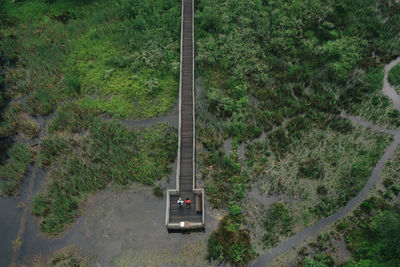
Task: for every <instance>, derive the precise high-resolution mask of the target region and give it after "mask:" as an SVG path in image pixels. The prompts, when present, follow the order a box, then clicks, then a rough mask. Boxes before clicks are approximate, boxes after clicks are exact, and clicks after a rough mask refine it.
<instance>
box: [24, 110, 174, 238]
mask: <svg viewBox="0 0 400 267" xmlns="http://www.w3.org/2000/svg"><path fill="white" fill-rule="evenodd" d="M56 121H57V118H55V120H54V122H56ZM78 125H81V124H80V123H79V124H78ZM85 125H86V126H87V127H88V135H87V136H85V137H83V138H82V140H81V142H79V143H76V144H74V146H72V145H71V144H70V143H69V142H68V141H67V140H62V139H60V138H57V137H54V138H50V139H48V140H44V141H42V143H41V149H40V151H41V153H40V156H39V158H40V162H41V164H43V165H48V164H52V163H53V162H54V164H57V166H59V167H58V168H56V169H53V170H52V172H51V173H50V175H49V183H48V185H47V187H46V190H45V192H43V193H40V194H38V195H36V196H35V198H34V205H33V208H32V213H33V214H34V215H35V216H37V217H39V218H40V226H41V229H42V231H43V232H45V233H46V234H49V235H57V234H59V233H61V232H62V231H63V230H64V229H65V228H66V227H67V226H68V225H69V224H71V223H72V222H73V221H74V219H75V218H76V216H78V214H79V210H78V207H79V204H80V203H81V202H83V201H84V200H85V199H86V197H87V196H88V195H89V194H91V193H94V192H96V191H98V190H100V189H104V188H105V187H106V186H107V185H108V184H110V183H114V184H117V185H121V186H125V185H128V184H129V183H131V182H133V181H137V182H140V183H143V184H146V185H153V184H154V182H155V181H157V180H159V179H161V178H162V177H164V176H165V175H167V174H168V173H169V172H170V170H171V167H170V163H171V162H172V161H173V160H174V159H175V157H176V151H177V135H176V132H175V130H174V129H173V128H171V127H169V126H167V125H165V124H160V125H158V126H156V127H152V128H149V129H143V130H141V131H139V132H131V131H130V130H128V129H127V128H126V127H124V126H122V125H121V124H120V123H118V122H116V121H109V122H106V121H102V120H100V119H98V118H95V119H93V120H92V121H90V122H89V121H86V122H85ZM66 127H67V129H72V130H73V129H75V128H69V126H66ZM53 129H59V128H53ZM61 130H64V128H63V129H61ZM54 131H55V130H54ZM68 150H70V152H69V153H65V152H66V151H68ZM62 151H64V152H63V153H61V152H62Z"/></svg>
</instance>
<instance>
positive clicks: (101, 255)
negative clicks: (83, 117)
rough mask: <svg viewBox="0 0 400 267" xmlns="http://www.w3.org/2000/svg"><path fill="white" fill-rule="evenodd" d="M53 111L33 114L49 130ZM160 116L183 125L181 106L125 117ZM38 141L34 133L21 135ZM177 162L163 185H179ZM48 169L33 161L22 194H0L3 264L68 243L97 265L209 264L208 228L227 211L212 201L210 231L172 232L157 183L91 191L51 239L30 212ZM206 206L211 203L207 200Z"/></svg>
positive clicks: (140, 123)
mask: <svg viewBox="0 0 400 267" xmlns="http://www.w3.org/2000/svg"><path fill="white" fill-rule="evenodd" d="M51 118H52V116H48V117H45V118H34V119H35V121H36V122H38V123H39V124H40V126H41V131H40V136H43V135H44V133H45V132H46V124H47V121H49V120H51ZM159 122H165V123H168V124H170V125H172V126H174V127H175V128H176V127H177V126H178V107H177V106H176V107H175V108H174V109H173V110H171V111H170V112H169V113H167V114H165V115H160V116H158V117H155V118H151V119H145V120H122V123H123V124H124V125H126V126H127V127H128V128H130V129H132V130H137V129H140V128H143V127H149V126H151V125H154V124H157V123H159ZM17 140H18V141H19V142H25V143H27V144H28V145H36V144H37V143H38V141H39V139H38V138H35V139H33V140H30V141H24V140H22V139H21V140H20V138H19V137H17ZM175 171H176V164H174V165H173V171H172V173H171V174H170V176H169V178H168V179H164V180H163V181H161V184H162V186H163V187H164V188H166V189H167V188H174V187H175V185H174V183H175ZM45 182H46V172H44V171H43V170H41V169H40V168H38V167H35V166H30V167H29V168H28V171H27V173H26V174H25V177H24V180H23V185H22V188H21V190H20V195H19V196H18V197H16V198H9V197H4V198H0V209H1V212H2V216H1V220H0V229H1V230H0V234H1V236H2V239H1V240H0V255H1V257H0V266H10V264H11V262H12V261H13V258H14V263H16V264H22V263H28V262H29V261H30V260H31V259H32V257H33V256H38V255H41V256H49V255H51V254H52V253H54V252H55V251H56V250H58V249H61V248H63V247H66V246H69V245H76V246H77V247H78V248H80V249H82V254H83V255H88V256H93V257H94V262H95V263H98V264H100V265H98V266H132V264H133V265H134V266H154V265H164V264H171V265H184V264H187V265H195V264H200V265H205V264H207V262H206V259H205V256H206V255H205V254H206V244H207V239H208V234H209V233H210V232H211V231H212V230H214V229H216V227H217V223H218V221H219V219H220V217H221V216H222V215H220V214H219V213H218V211H212V210H210V208H209V207H207V211H209V212H207V213H206V221H207V224H206V229H205V233H191V234H187V235H183V234H168V232H167V229H166V227H165V225H164V223H165V203H166V200H165V197H163V198H157V197H155V196H154V194H153V192H152V187H146V186H143V185H140V184H133V185H132V186H131V187H130V188H129V189H126V190H117V189H114V188H112V187H109V188H107V189H106V190H103V191H100V192H98V193H96V194H94V195H93V196H91V197H89V198H88V200H87V201H86V202H85V204H84V206H83V208H82V209H81V211H82V214H81V216H80V217H79V218H77V220H76V221H75V223H74V224H73V225H72V226H71V227H70V228H69V229H68V230H67V231H66V232H65V233H63V234H62V235H60V236H59V237H57V238H53V239H50V238H48V237H46V236H44V235H43V234H41V232H40V228H39V223H38V221H37V220H36V219H35V218H34V217H33V216H32V215H31V214H30V212H29V210H30V208H31V206H32V197H33V196H34V194H35V193H37V192H40V191H42V190H43V188H44V184H45ZM206 206H208V205H207V203H206ZM17 237H21V240H22V244H21V247H20V249H19V250H17V251H16V253H13V249H12V241H13V240H16V239H17Z"/></svg>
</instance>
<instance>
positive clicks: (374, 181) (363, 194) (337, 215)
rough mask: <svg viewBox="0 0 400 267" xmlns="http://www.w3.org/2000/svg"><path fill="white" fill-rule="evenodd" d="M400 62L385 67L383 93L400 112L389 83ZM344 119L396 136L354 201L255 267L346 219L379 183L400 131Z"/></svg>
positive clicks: (263, 257) (283, 244) (399, 139)
mask: <svg viewBox="0 0 400 267" xmlns="http://www.w3.org/2000/svg"><path fill="white" fill-rule="evenodd" d="M399 62H400V57H399V58H397V59H395V60H393V61H391V62H390V63H389V64H387V65H386V66H385V76H384V80H383V88H382V92H383V94H384V95H386V96H387V97H389V98H390V99H391V100H392V102H393V105H394V106H395V107H396V109H397V110H399V111H400V96H399V95H398V94H397V93H396V91H395V90H394V88H393V87H392V86H391V85H390V84H389V81H388V76H389V72H390V70H391V69H392V68H393V67H394V66H395V65H396V64H397V63H399ZM342 117H344V118H348V119H349V120H351V121H352V123H356V124H359V125H362V126H365V127H370V128H372V129H374V130H378V131H382V132H386V133H388V134H394V135H395V137H394V140H393V142H392V143H391V144H390V145H389V147H388V148H387V149H386V151H385V153H384V154H383V156H382V157H381V158H380V160H379V161H378V163H377V165H376V166H375V169H374V171H373V172H372V174H371V176H370V178H369V179H368V182H367V184H366V185H365V186H364V188H363V189H362V190H361V191H360V192H359V193H358V194H357V195H356V196H355V197H354V198H353V199H351V200H350V201H349V203H347V205H346V206H345V207H343V208H342V209H340V210H338V211H337V212H335V213H334V214H332V215H331V216H329V217H327V218H324V219H322V220H320V221H318V222H317V223H316V224H314V225H313V226H311V227H308V228H306V229H304V230H302V231H300V232H298V233H297V234H295V235H293V236H291V237H290V238H288V239H286V240H285V241H283V242H281V243H279V244H278V245H277V246H276V247H274V248H272V249H271V250H269V251H268V252H267V253H266V254H263V255H261V256H260V257H258V258H257V260H256V261H255V262H254V263H253V266H268V264H269V263H270V262H271V261H272V260H273V259H274V258H275V257H276V256H278V255H279V254H281V253H283V252H285V251H287V250H289V249H293V248H294V247H296V246H297V245H299V244H300V243H301V242H303V241H304V240H305V239H307V238H308V237H311V236H316V235H317V234H319V233H321V232H323V231H324V230H326V229H327V228H328V227H329V226H330V225H331V224H333V223H335V222H336V221H337V220H340V219H342V218H344V217H346V216H347V215H348V214H349V213H350V212H352V211H353V210H354V208H356V207H357V206H359V205H360V203H361V202H362V201H363V200H364V199H366V198H367V196H368V191H369V190H370V189H371V188H372V187H374V186H375V185H376V184H377V183H378V181H379V177H380V174H381V172H382V168H383V166H384V165H385V163H386V162H387V161H388V160H389V159H390V158H391V157H392V156H393V154H394V151H395V150H396V148H397V147H398V146H399V144H400V129H397V130H390V129H384V128H381V127H379V126H376V125H374V124H372V123H370V122H366V121H363V120H361V119H359V118H357V117H355V116H351V115H348V114H346V113H342Z"/></svg>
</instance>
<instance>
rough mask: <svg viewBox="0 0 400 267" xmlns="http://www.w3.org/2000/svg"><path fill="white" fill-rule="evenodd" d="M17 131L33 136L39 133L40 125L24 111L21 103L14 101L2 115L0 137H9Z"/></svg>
mask: <svg viewBox="0 0 400 267" xmlns="http://www.w3.org/2000/svg"><path fill="white" fill-rule="evenodd" d="M16 133H18V134H21V135H22V136H25V137H26V138H33V137H35V136H37V135H38V133H39V125H37V124H36V123H35V122H34V121H33V120H32V119H31V118H29V117H28V116H27V115H26V114H25V113H24V111H23V108H22V106H21V105H20V104H17V103H13V104H11V106H10V107H9V109H8V110H6V111H5V112H4V114H3V116H2V121H1V123H0V137H3V138H4V137H9V136H11V135H13V134H16Z"/></svg>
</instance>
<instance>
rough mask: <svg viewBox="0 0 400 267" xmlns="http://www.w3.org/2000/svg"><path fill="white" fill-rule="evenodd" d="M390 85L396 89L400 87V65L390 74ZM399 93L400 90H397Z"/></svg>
mask: <svg viewBox="0 0 400 267" xmlns="http://www.w3.org/2000/svg"><path fill="white" fill-rule="evenodd" d="M389 83H390V84H391V85H392V86H394V87H397V88H398V87H399V86H400V65H399V64H397V65H396V66H394V67H393V68H392V69H391V70H390V73H389ZM397 91H399V90H397Z"/></svg>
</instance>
